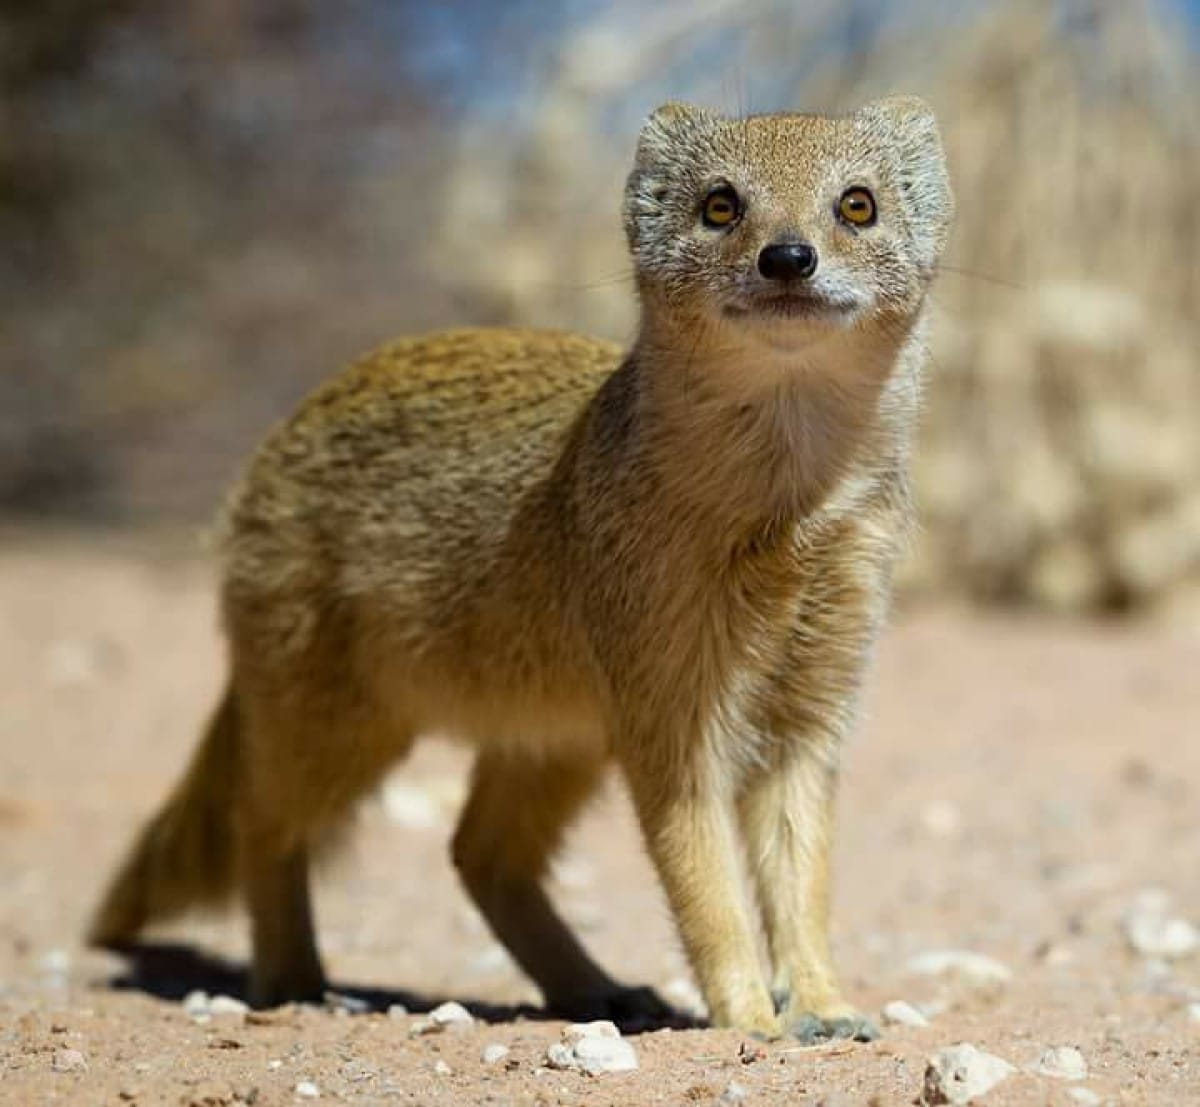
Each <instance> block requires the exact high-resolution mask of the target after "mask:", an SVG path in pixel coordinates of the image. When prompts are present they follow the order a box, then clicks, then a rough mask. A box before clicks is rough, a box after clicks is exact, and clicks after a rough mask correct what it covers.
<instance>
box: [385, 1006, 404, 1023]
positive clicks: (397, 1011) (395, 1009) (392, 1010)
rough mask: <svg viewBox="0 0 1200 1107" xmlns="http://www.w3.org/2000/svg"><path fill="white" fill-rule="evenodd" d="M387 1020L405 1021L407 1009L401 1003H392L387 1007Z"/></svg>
mask: <svg viewBox="0 0 1200 1107" xmlns="http://www.w3.org/2000/svg"><path fill="white" fill-rule="evenodd" d="M387 1013H388V1018H389V1019H406V1018H408V1008H407V1007H405V1006H404V1004H403V1003H393V1004H391V1005H390V1006H389V1007H388V1012H387Z"/></svg>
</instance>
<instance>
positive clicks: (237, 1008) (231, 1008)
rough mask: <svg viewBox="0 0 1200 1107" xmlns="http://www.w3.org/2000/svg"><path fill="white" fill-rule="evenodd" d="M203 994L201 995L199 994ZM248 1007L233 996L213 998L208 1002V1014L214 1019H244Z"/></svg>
mask: <svg viewBox="0 0 1200 1107" xmlns="http://www.w3.org/2000/svg"><path fill="white" fill-rule="evenodd" d="M201 994H203V993H201ZM249 1010H250V1008H249V1006H248V1005H247V1004H245V1003H243V1002H242V1001H241V1000H240V999H235V998H234V997H233V996H213V997H212V998H211V999H209V1000H208V1014H210V1015H212V1016H213V1017H214V1018H221V1017H225V1018H237V1019H243V1020H244V1019H245V1017H246V1014H247V1012H248V1011H249Z"/></svg>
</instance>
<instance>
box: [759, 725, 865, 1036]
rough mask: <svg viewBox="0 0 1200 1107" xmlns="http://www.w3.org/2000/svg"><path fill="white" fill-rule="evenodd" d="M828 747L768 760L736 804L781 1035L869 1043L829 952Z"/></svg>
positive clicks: (790, 750) (819, 742) (824, 743)
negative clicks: (763, 936)
mask: <svg viewBox="0 0 1200 1107" xmlns="http://www.w3.org/2000/svg"><path fill="white" fill-rule="evenodd" d="M829 743H830V740H827V739H824V738H819V739H813V740H812V741H806V740H797V741H794V742H792V743H790V744H789V745H787V746H786V747H784V748H782V749H780V750H778V751H776V753H777V757H776V760H775V762H774V763H773V764H770V765H767V766H764V767H763V768H762V769H760V770H759V771H757V772H756V773H754V774H753V775H752V776H751V777H750V778H749V779H748V780H747V781H746V782H745V783H744V785H743V787H742V791H741V794H740V795H739V797H738V809H739V814H740V816H741V822H742V832H743V834H744V835H745V839H746V848H747V855H748V857H749V859H750V868H751V873H752V876H753V880H754V884H755V890H756V893H757V896H758V902H759V907H760V910H761V912H762V920H763V927H764V929H765V930H766V934H767V947H768V951H769V955H770V958H771V966H772V979H771V993H772V995H773V996H774V998H775V1002H776V1004H777V1005H778V1007H779V1011H780V1015H781V1024H782V1028H783V1030H784V1032H785V1033H789V1034H791V1035H793V1036H794V1037H796V1038H799V1039H800V1040H801V1041H806V1042H812V1041H819V1040H822V1039H827V1038H854V1039H857V1040H859V1041H870V1040H871V1039H873V1038H875V1037H877V1036H878V1032H877V1031H876V1030H875V1028H874V1026H872V1024H871V1023H870V1022H869V1021H868V1020H867V1019H865V1018H863V1016H861V1015H860V1014H859V1013H858V1012H857V1011H855V1009H854V1008H853V1007H851V1006H850V1004H848V1003H847V1002H846V1001H845V1000H844V999H843V998H842V995H841V991H840V989H839V986H838V982H837V974H836V972H835V970H834V967H833V959H832V957H831V955H830V950H829V849H830V843H831V838H832V833H833V802H834V793H835V789H836V785H837V765H836V760H835V758H836V750H835V749H831V747H830V744H829Z"/></svg>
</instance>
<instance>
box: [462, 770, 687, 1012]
mask: <svg viewBox="0 0 1200 1107" xmlns="http://www.w3.org/2000/svg"><path fill="white" fill-rule="evenodd" d="M600 773H601V766H600V765H598V764H582V765H576V764H567V763H566V762H561V761H546V760H541V759H539V760H532V759H529V760H526V759H522V758H518V757H505V756H502V755H491V754H481V755H480V757H479V759H478V760H477V761H476V763H475V770H474V777H473V782H472V787H471V794H470V796H469V797H468V799H467V804H466V807H465V809H464V810H463V814H462V818H461V820H460V822H459V825H458V830H457V831H456V832H455V835H454V846H453V851H454V862H455V865H456V866H457V867H458V871H459V874H460V876H461V877H462V881H463V884H464V885H465V886H466V888H467V891H468V892H469V893H470V895H471V897H472V899H473V900H474V901H475V904H476V905H477V906H478V908H479V910H480V911H481V912H482V913H483V916H484V918H485V919H486V920H487V922H488V925H489V926H490V927H491V929H492V932H493V933H494V934H495V935H496V937H497V938H498V939H499V940H500V941H501V942H502V943H503V944H504V945H505V947H506V948H507V949H508V951H509V953H511V954H512V956H513V958H514V959H515V960H516V962H517V963H518V964H519V965H520V966H521V968H522V969H524V970H525V972H527V973H528V974H529V975H530V976H531V977H532V978H533V980H534V981H535V982H536V983H537V985H538V987H539V988H540V989H541V991H542V994H543V996H544V997H545V999H546V1003H547V1005H548V1006H550V1007H551V1008H553V1009H554V1010H555V1011H558V1012H560V1013H562V1014H565V1015H568V1016H570V1017H573V1018H581V1019H582V1018H608V1019H612V1020H613V1021H615V1022H618V1023H624V1024H626V1025H640V1024H644V1023H647V1022H652V1021H657V1020H662V1019H665V1018H668V1017H669V1016H670V1015H671V1014H672V1012H671V1009H670V1007H668V1006H667V1004H665V1003H664V1002H663V1001H662V1000H661V999H659V998H658V997H657V996H656V995H655V994H654V993H653V992H652V991H651V990H650V989H648V988H628V987H624V986H622V985H620V984H618V983H617V982H616V981H615V980H613V979H612V977H610V976H609V975H608V974H607V973H606V972H605V971H604V970H603V969H602V968H600V966H599V965H597V964H596V963H595V961H593V960H592V959H591V957H589V956H588V954H587V952H586V951H585V950H584V948H583V947H582V946H581V945H580V944H579V942H578V940H577V939H576V938H575V936H574V934H572V933H571V931H570V929H569V928H568V927H567V925H566V924H565V923H564V922H563V920H562V919H561V918H560V917H559V915H558V913H557V912H556V911H555V909H554V907H553V905H552V904H551V902H550V899H549V897H548V896H547V895H546V891H545V889H544V888H543V887H542V880H543V878H544V877H545V875H546V870H547V868H548V866H549V862H550V860H551V858H552V857H553V854H554V851H555V849H556V848H557V847H558V845H559V843H560V841H561V839H562V834H563V831H564V830H565V829H566V827H567V826H568V824H569V823H570V821H571V820H572V819H573V818H574V816H575V815H577V814H578V813H579V810H580V809H581V808H582V806H583V805H584V803H585V801H586V800H587V799H588V797H589V796H591V794H592V793H593V791H594V790H595V788H596V785H597V783H598V781H599V777H600Z"/></svg>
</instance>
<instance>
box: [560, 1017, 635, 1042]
mask: <svg viewBox="0 0 1200 1107" xmlns="http://www.w3.org/2000/svg"><path fill="white" fill-rule="evenodd" d="M620 1036H621V1032H620V1031H619V1030H618V1029H617V1025H616V1023H614V1022H610V1021H609V1020H608V1019H594V1020H593V1021H592V1022H572V1023H568V1024H567V1025H566V1026H564V1027H563V1032H562V1040H563V1041H564V1042H566V1043H567V1044H568V1045H574V1044H575V1043H576V1042H579V1041H582V1040H583V1039H584V1038H619V1037H620Z"/></svg>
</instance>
